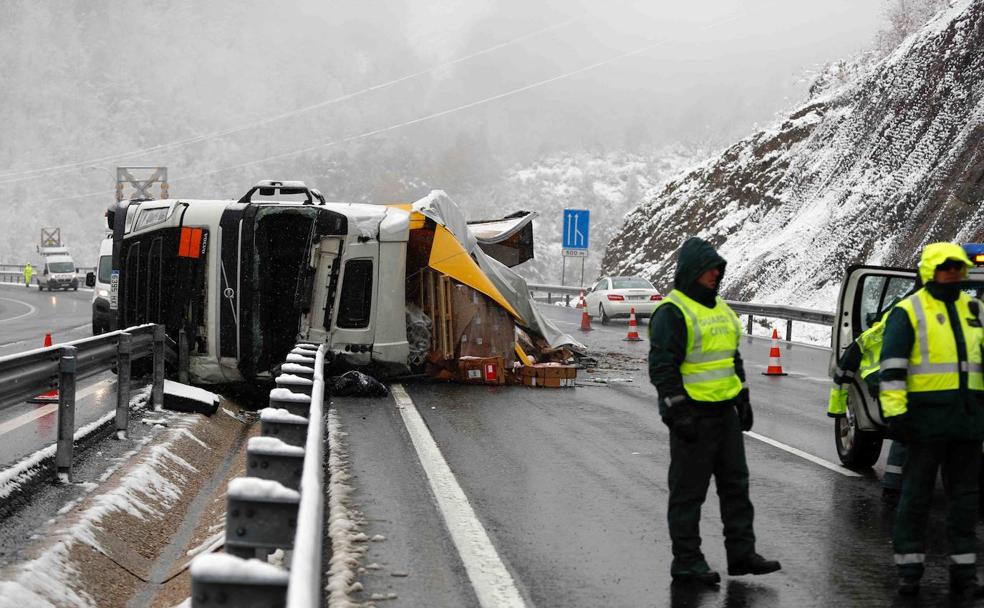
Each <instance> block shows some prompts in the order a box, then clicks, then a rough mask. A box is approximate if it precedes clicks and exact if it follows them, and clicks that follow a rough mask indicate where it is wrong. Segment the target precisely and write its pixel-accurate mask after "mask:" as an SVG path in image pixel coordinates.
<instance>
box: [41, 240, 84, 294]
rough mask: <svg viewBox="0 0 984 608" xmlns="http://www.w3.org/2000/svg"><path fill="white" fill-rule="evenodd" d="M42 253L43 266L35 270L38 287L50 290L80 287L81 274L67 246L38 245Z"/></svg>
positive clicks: (76, 288)
mask: <svg viewBox="0 0 984 608" xmlns="http://www.w3.org/2000/svg"><path fill="white" fill-rule="evenodd" d="M38 253H40V254H41V267H40V268H39V269H38V270H37V271H35V273H34V276H35V277H36V279H37V282H38V289H39V290H41V291H44V290H45V288H48V290H49V291H54V290H56V289H63V290H68V289H74V290H76V291H78V289H79V275H78V272H77V270H78V269H77V268H76V266H75V260H74V259H72V256H71V255H70V254H69V253H68V248H66V247H38Z"/></svg>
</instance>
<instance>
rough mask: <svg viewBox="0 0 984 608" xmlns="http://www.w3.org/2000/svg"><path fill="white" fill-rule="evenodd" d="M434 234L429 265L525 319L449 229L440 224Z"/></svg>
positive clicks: (520, 319) (515, 315)
mask: <svg viewBox="0 0 984 608" xmlns="http://www.w3.org/2000/svg"><path fill="white" fill-rule="evenodd" d="M436 228H437V230H436V231H435V232H434V243H433V245H431V254H430V259H429V260H428V262H427V265H428V266H430V267H431V268H433V269H434V270H437V271H438V272H443V273H444V274H446V275H448V276H449V277H452V278H454V279H457V280H458V281H461V282H462V283H464V284H465V285H468V286H469V287H471V288H473V289H477V290H478V291H480V292H482V293H484V294H485V295H487V296H488V297H490V298H492V299H493V300H495V301H496V303H498V304H499V306H502V307H503V308H505V309H506V310H507V311H509V314H511V315H512V316H514V317H515V318H516V319H518V320H519V321H523V318H522V317H520V316H519V314H518V313H517V312H516V311H515V310H514V309H513V307H512V306H510V304H509V301H508V300H506V298H504V297H503V296H502V293H501V292H500V291H499V290H498V288H496V286H495V285H494V284H493V283H492V281H490V280H489V278H488V277H487V276H485V273H484V272H483V271H482V269H481V268H480V267H479V266H478V264H476V263H475V260H473V259H472V258H471V256H470V255H468V252H467V251H465V248H464V247H462V246H461V243H459V242H458V239H456V238H454V235H453V234H451V233H450V232H449V231H448V229H447V228H445V227H444V226H442V225H440V224H438V225H437V226H436Z"/></svg>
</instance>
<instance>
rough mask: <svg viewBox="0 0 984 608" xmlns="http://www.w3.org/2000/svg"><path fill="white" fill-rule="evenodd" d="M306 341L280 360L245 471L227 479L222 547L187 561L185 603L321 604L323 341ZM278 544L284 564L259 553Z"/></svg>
mask: <svg viewBox="0 0 984 608" xmlns="http://www.w3.org/2000/svg"><path fill="white" fill-rule="evenodd" d="M311 346H313V345H308V348H305V347H304V345H298V347H297V348H295V349H294V351H293V352H292V353H291V354H292V357H291V358H295V359H300V360H303V361H304V362H303V363H293V364H292V363H288V364H285V365H284V366H283V371H284V373H283V374H282V375H281V376H279V377H278V378H277V386H278V388H277V389H275V390H273V391H271V393H270V409H267V410H263V413H262V415H261V430H260V432H261V436H260V437H254V438H252V439H250V440H249V442H248V443H247V446H246V471H247V475H248V476H249V477H239V478H236V479H234V480H232V481H231V482H230V483H229V490H228V492H227V493H226V523H225V528H226V531H225V554H208V555H201V556H198V557H196V558H195V559H194V560H193V561H192V564H191V605H192V608H205V607H210V606H239V607H242V608H253V607H259V606H288V607H289V608H317V607H318V606H320V605H321V603H322V595H323V594H322V589H323V588H324V585H323V583H322V572H323V571H324V568H323V564H322V559H321V558H322V539H323V538H324V500H325V493H324V467H325V443H326V434H325V416H324V404H325V399H326V397H327V395H326V394H325V382H324V360H325V352H326V346H325V345H321V346H319V347H318V348H317V351H314V350H312V349H311V348H310V347H311ZM308 365H311V367H307V366H308ZM288 372H289V373H288ZM285 410H286V411H285ZM304 426H306V433H304V434H303V435H302V434H301V433H300V432H298V431H299V429H300V428H301V427H304ZM278 549H282V550H291V554H290V564H289V567H288V569H287V570H284V569H283V568H280V567H278V566H274V565H273V564H270V563H267V561H266V559H265V558H266V557H267V555H268V554H269V553H270V552H272V551H275V550H278ZM257 558H260V559H257Z"/></svg>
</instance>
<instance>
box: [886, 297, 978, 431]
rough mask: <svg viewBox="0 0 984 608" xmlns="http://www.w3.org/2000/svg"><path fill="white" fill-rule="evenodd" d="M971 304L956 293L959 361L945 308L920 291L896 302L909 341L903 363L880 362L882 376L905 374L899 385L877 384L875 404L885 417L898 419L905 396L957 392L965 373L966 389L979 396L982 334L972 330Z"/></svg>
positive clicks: (944, 304)
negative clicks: (909, 333) (878, 397)
mask: <svg viewBox="0 0 984 608" xmlns="http://www.w3.org/2000/svg"><path fill="white" fill-rule="evenodd" d="M972 301H973V299H972V298H971V297H970V296H968V295H967V294H965V293H963V292H961V293H960V295H959V297H958V298H957V301H956V302H954V305H955V307H956V310H957V316H958V317H959V323H960V328H961V330H962V332H963V337H964V342H965V344H966V351H967V358H966V360H963V359H960V357H959V356H958V353H957V342H956V338H955V336H954V335H953V330H952V329H951V326H950V316H949V314H947V310H946V302H941V301H940V300H937V299H936V298H934V297H933V296H931V295H930V294H929V292H928V291H926V289H925V288H923V289H920V290H919V291H917V292H916V293H914V294H913V295H911V296H909V297H908V298H906V299H904V300H902V301H901V302H899V304H898V307H899V308H901V309H902V310H904V311H905V312H906V315H907V316H908V317H909V323H910V324H911V325H912V330H913V333H914V334H915V340H914V341H913V344H912V352H911V353H910V354H909V358H908V359H905V358H901V357H899V358H891V359H885V360H883V361H882V362H881V369H882V371H886V370H889V369H906V370H907V376H906V380H905V382H902V381H888V382H886V381H882V382H881V404H882V411H883V412H884V414H885V416H898V415H899V414H904V413H905V412H906V411H907V407H906V403H907V401H908V399H907V397H906V394H907V393H926V392H933V391H955V390H958V389H959V388H960V372H962V371H963V372H967V388H968V389H970V390H972V391H984V373H982V372H984V367H982V365H981V363H982V362H981V344H982V342H984V329H982V328H981V327H973V326H971V325H970V324H969V322H968V321H969V320H970V319H975V318H976V317H975V316H974V315H973V314H971V311H970V303H971V302H972Z"/></svg>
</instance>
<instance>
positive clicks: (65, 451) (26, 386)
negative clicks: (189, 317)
mask: <svg viewBox="0 0 984 608" xmlns="http://www.w3.org/2000/svg"><path fill="white" fill-rule="evenodd" d="M143 357H153V389H152V390H151V402H152V403H153V406H154V408H155V409H159V408H160V407H162V405H163V401H164V326H163V325H154V324H152V323H151V324H147V325H139V326H136V327H129V328H127V329H121V330H117V331H113V332H110V333H106V334H102V335H99V336H93V337H91V338H83V339H81V340H74V341H72V342H65V343H62V344H54V345H52V346H47V347H44V348H38V349H35V350H31V351H27V352H24V353H18V354H15V355H7V356H4V357H0V410H3V409H6V408H9V407H11V406H13V405H16V404H18V403H22V402H23V401H25V400H27V399H31V398H43V399H45V400H47V401H52V402H55V401H57V403H58V410H57V412H58V435H57V436H58V444H57V447H56V450H55V467H56V469H57V474H58V478H59V479H61V480H64V481H68V480H70V478H71V473H72V457H73V449H74V446H73V437H74V435H75V384H76V382H77V381H78V380H81V379H84V378H88V377H89V376H93V375H95V374H99V373H102V372H106V371H109V370H110V369H111V368H112V367H113V366H114V365H115V366H116V369H117V374H118V377H117V383H116V386H117V390H116V432H117V435H119V436H121V437H122V436H125V435H126V432H127V427H128V426H129V421H130V364H131V363H132V361H133V360H135V359H140V358H143ZM39 396H41V397H39Z"/></svg>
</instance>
